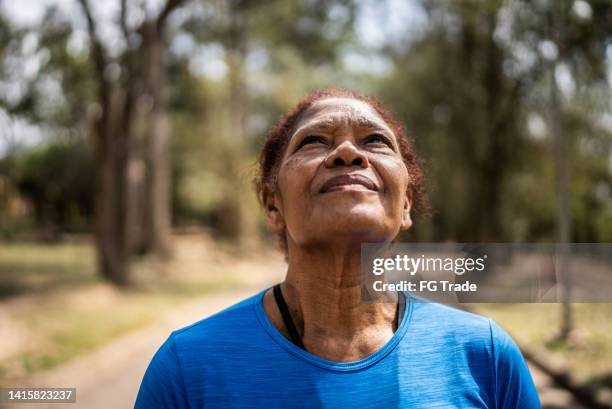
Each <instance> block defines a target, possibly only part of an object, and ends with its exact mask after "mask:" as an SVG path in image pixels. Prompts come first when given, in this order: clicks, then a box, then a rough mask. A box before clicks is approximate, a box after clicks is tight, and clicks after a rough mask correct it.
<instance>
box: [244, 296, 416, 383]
mask: <svg viewBox="0 0 612 409" xmlns="http://www.w3.org/2000/svg"><path fill="white" fill-rule="evenodd" d="M270 288H272V287H268V288H266V289H265V290H263V291H261V292H260V293H259V294H258V295H257V296H256V298H255V302H254V303H253V307H254V309H255V315H256V316H257V319H258V320H259V323H260V324H261V326H262V327H263V329H264V330H265V331H266V333H267V334H268V335H269V336H270V337H271V338H272V339H273V340H274V341H275V342H276V343H277V344H278V345H279V346H281V347H282V348H283V349H284V350H286V351H287V352H289V353H290V354H292V355H294V356H296V357H297V358H299V359H301V360H303V361H306V362H307V363H309V364H312V365H315V366H318V367H321V368H325V369H329V370H333V371H344V372H346V371H356V370H359V369H363V368H366V367H368V366H370V365H373V364H375V363H376V362H378V361H380V360H381V359H383V358H384V357H385V356H387V355H388V354H389V353H390V352H391V351H393V350H394V349H395V347H397V345H398V344H399V342H400V341H401V340H402V338H403V337H404V335H405V334H406V331H407V330H408V327H409V324H410V320H411V318H412V310H413V307H412V306H413V302H412V301H411V297H410V295H409V294H407V293H405V292H404V293H403V294H404V297H405V301H406V309H405V311H404V316H403V317H402V322H401V323H400V325H399V327H398V329H397V330H396V331H395V333H394V334H393V336H392V337H391V339H390V340H389V341H387V343H386V344H385V345H383V346H382V347H381V348H380V349H379V350H378V351H376V352H374V353H373V354H372V355H370V356H367V357H365V358H363V359H360V360H358V361H353V362H336V361H330V360H329V359H325V358H321V357H318V356H316V355H313V354H311V353H310V352H308V351H305V350H303V349H301V348H299V347H298V346H296V345H295V344H293V343H292V342H291V341H290V340H288V339H287V338H285V337H284V335H283V334H281V333H280V332H279V331H278V330H277V329H276V327H275V326H274V325H273V324H272V322H271V321H270V319H269V318H268V315H267V314H266V312H265V310H264V307H263V298H264V295H265V294H266V292H267V291H268V290H269V289H270Z"/></svg>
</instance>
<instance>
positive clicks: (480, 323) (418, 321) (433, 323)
mask: <svg viewBox="0 0 612 409" xmlns="http://www.w3.org/2000/svg"><path fill="white" fill-rule="evenodd" d="M411 329H412V331H413V334H414V333H420V334H422V335H423V336H425V337H429V338H430V339H431V338H432V337H433V338H439V339H440V341H441V342H443V343H448V342H452V343H453V344H454V345H464V346H468V345H471V346H481V347H484V348H486V349H490V348H492V346H493V345H492V344H493V343H494V341H495V338H498V337H505V336H506V335H507V334H506V333H505V332H504V330H503V329H501V328H500V327H499V326H498V325H497V324H496V323H495V322H494V321H493V320H491V319H490V318H487V317H484V316H482V315H479V314H476V313H473V312H470V311H466V310H464V309H459V308H457V307H454V306H449V305H445V304H440V303H435V302H428V301H417V302H414V303H413V312H412V319H411Z"/></svg>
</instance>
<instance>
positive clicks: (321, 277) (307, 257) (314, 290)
mask: <svg viewBox="0 0 612 409" xmlns="http://www.w3.org/2000/svg"><path fill="white" fill-rule="evenodd" d="M289 260H290V262H289V267H288V269H287V276H286V279H285V281H284V282H283V283H282V284H281V289H282V291H283V295H284V297H285V300H286V302H287V305H288V307H289V311H290V313H291V316H292V319H293V321H294V323H295V326H296V327H297V330H298V332H299V333H300V335H301V337H302V342H303V343H304V345H305V346H306V349H307V350H308V351H309V352H311V353H313V354H314V355H317V356H320V357H322V358H326V359H329V360H333V361H337V362H349V361H356V360H359V359H363V358H365V357H367V356H369V355H371V354H373V353H374V352H376V351H377V350H378V349H380V348H381V347H382V346H383V345H384V344H386V343H387V342H388V341H389V339H390V338H391V337H392V336H393V333H394V330H395V328H396V327H397V325H398V323H397V322H395V321H396V309H397V305H396V303H381V302H370V303H367V302H364V301H363V300H362V289H361V284H362V283H361V277H360V274H361V272H360V252H359V247H357V248H356V249H355V248H353V249H346V248H344V249H334V248H331V247H329V246H328V247H326V248H316V249H313V248H310V249H309V248H297V249H296V248H292V249H290V255H289ZM394 300H395V301H396V300H397V297H395V299H394ZM265 301H266V300H265V299H264V303H265ZM270 301H271V300H270ZM267 310H268V312H269V314H268V315H270V313H272V314H274V315H276V317H275V318H276V319H273V320H272V322H273V323H274V324H275V325H276V326H277V327H279V326H280V327H281V328H282V332H284V333H285V334H286V331H285V329H284V325H283V324H282V319H281V318H279V317H280V312H279V311H278V310H277V308H270V306H268V308H267ZM281 328H279V329H281Z"/></svg>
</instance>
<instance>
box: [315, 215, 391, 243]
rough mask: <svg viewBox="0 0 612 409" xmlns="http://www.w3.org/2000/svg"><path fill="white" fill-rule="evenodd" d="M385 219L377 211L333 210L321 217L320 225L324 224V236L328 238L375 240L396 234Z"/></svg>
mask: <svg viewBox="0 0 612 409" xmlns="http://www.w3.org/2000/svg"><path fill="white" fill-rule="evenodd" d="M385 220H386V217H385V215H381V214H380V213H378V212H359V211H351V212H347V213H335V212H334V214H329V215H328V216H327V217H325V218H323V219H322V220H321V221H322V223H321V224H320V225H321V226H324V227H323V230H324V231H325V236H327V237H330V238H332V237H338V239H343V240H346V239H347V238H349V237H352V238H354V239H356V240H357V239H358V240H360V241H363V242H369V241H376V242H377V241H381V240H383V241H384V240H385V239H386V238H387V237H391V236H394V235H395V234H396V231H395V230H396V229H394V228H392V227H390V226H389V223H385ZM391 238H392V237H391Z"/></svg>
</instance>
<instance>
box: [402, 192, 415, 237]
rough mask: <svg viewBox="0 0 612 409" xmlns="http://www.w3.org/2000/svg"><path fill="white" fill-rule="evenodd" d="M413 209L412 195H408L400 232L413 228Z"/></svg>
mask: <svg viewBox="0 0 612 409" xmlns="http://www.w3.org/2000/svg"><path fill="white" fill-rule="evenodd" d="M411 208H412V194H410V192H408V193H406V200H405V202H404V210H403V212H402V224H401V226H400V230H402V231H404V230H408V229H409V228H410V227H412V218H411V217H410V209H411Z"/></svg>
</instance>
